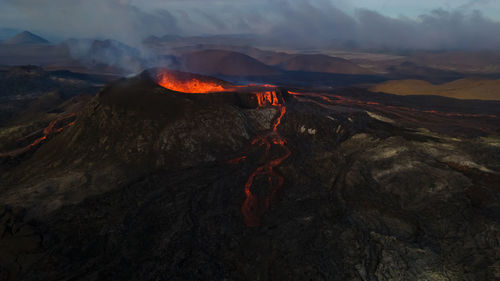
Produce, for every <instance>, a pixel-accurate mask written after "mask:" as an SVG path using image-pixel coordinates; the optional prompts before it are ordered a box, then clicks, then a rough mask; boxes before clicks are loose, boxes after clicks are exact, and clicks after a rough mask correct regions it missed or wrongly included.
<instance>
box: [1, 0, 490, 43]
mask: <svg viewBox="0 0 500 281" xmlns="http://www.w3.org/2000/svg"><path fill="white" fill-rule="evenodd" d="M345 3H346V2H345V1H341V0H338V1H333V0H332V1H329V0H313V1H303V0H297V1H292V0H272V1H262V0H256V1H248V0H239V1H234V0H233V1H227V0H217V1H216V0H205V1H200V0H191V1H172V0H170V1H159V0H148V1H126V0H87V1H79V0H52V1H49V0H4V1H3V2H1V3H0V26H3V27H11V28H18V29H28V30H33V31H35V32H40V33H41V34H42V35H46V36H47V35H49V39H50V38H60V39H66V38H101V39H105V38H111V39H116V40H120V41H122V42H125V43H128V44H133V45H135V46H137V45H138V44H139V42H141V40H142V39H144V38H146V37H148V36H150V35H156V36H161V35H165V34H175V35H181V36H192V35H215V34H253V36H254V38H255V42H256V43H257V44H267V45H282V46H287V47H318V48H319V47H325V46H357V47H360V48H388V49H426V50H443V49H446V50H450V49H452V50H483V49H499V48H500V33H498V30H500V22H498V21H496V20H493V19H491V18H488V17H486V16H484V15H483V14H482V13H481V12H479V11H478V10H474V9H475V8H478V7H480V6H481V5H483V4H488V3H490V4H491V1H488V0H476V1H468V2H466V3H464V4H462V5H461V6H458V7H457V8H456V9H454V10H445V9H435V10H431V12H428V13H426V14H423V15H421V16H419V17H417V18H410V17H404V16H400V17H389V16H386V15H383V14H381V13H379V12H376V11H374V10H369V9H356V10H355V12H354V13H352V12H347V11H346V10H347V9H345V7H346V4H345Z"/></svg>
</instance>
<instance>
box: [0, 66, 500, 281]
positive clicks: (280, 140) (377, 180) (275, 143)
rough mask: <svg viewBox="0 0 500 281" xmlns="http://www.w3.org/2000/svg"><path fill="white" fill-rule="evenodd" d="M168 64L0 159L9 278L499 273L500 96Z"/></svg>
mask: <svg viewBox="0 0 500 281" xmlns="http://www.w3.org/2000/svg"><path fill="white" fill-rule="evenodd" d="M155 71H159V70H155ZM155 71H152V72H144V73H142V74H141V75H139V76H136V77H133V78H129V79H121V80H118V81H116V82H114V83H111V84H109V85H108V86H106V87H104V88H103V89H102V90H101V91H100V92H99V94H97V96H96V97H94V98H93V99H92V100H90V101H89V102H88V103H86V105H85V106H84V107H83V108H82V109H81V110H78V111H76V112H75V114H76V117H74V118H73V119H70V120H66V121H65V120H62V119H60V120H59V121H58V122H57V123H54V125H53V126H52V127H50V126H49V127H50V130H48V131H50V134H45V135H44V136H45V139H43V140H42V141H40V142H39V143H37V145H35V146H33V147H32V148H30V149H29V150H27V151H24V152H23V153H20V154H14V155H3V157H1V158H0V159H1V161H0V163H1V166H0V192H1V193H2V196H1V197H0V204H1V205H2V208H3V209H2V210H1V211H0V280H69V279H71V280H103V279H106V280H471V281H472V280H496V279H500V262H499V260H500V203H499V202H500V200H499V199H500V198H499V197H500V185H499V183H500V156H499V155H500V130H499V128H500V119H499V116H500V109H499V107H498V102H492V101H484V102H474V101H458V100H453V99H445V98H440V99H439V98H436V97H396V96H392V95H384V94H376V93H372V92H368V91H365V90H362V89H356V88H344V89H334V90H327V91H325V90H317V89H316V90H315V89H310V88H309V89H305V88H303V89H298V88H296V89H292V88H283V87H279V88H278V87H274V86H272V85H266V86H251V87H237V86H235V87H234V89H230V88H228V86H227V85H225V87H224V91H221V92H218V93H205V94H197V93H180V92H176V91H172V90H169V89H166V88H164V87H161V86H160V85H158V81H157V77H158V76H157V75H155ZM190 77H196V76H190ZM193 79H194V78H193ZM197 79H198V80H197V81H205V82H206V83H209V82H210V83H212V82H213V83H219V82H217V81H220V80H216V79H214V80H209V78H206V77H204V78H203V77H200V78H197ZM59 129H60V130H59ZM44 131H45V130H44ZM249 198H251V200H250V199H249ZM249 202H252V204H249ZM249 215H250V216H253V218H254V219H255V220H253V221H249V220H248V216H249Z"/></svg>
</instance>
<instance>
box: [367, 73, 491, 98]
mask: <svg viewBox="0 0 500 281" xmlns="http://www.w3.org/2000/svg"><path fill="white" fill-rule="evenodd" d="M371 90H372V91H375V92H384V93H389V94H396V95H405V96H406V95H436V96H443V97H450V98H457V99H477V100H500V79H498V80H488V79H479V78H477V79H474V78H464V79H458V80H455V81H452V82H449V83H444V84H439V85H435V84H431V83H429V82H427V81H423V80H412V79H407V80H392V81H387V82H384V83H381V84H378V85H376V86H374V87H372V88H371Z"/></svg>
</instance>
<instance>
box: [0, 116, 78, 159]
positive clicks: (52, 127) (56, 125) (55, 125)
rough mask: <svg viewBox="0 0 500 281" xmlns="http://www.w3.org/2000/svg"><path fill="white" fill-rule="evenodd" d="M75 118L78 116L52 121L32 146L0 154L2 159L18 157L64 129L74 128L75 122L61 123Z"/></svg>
mask: <svg viewBox="0 0 500 281" xmlns="http://www.w3.org/2000/svg"><path fill="white" fill-rule="evenodd" d="M75 116H76V114H74V113H72V114H71V115H69V116H66V117H62V118H58V119H55V120H53V121H51V122H50V123H49V125H48V126H47V127H45V128H44V129H43V130H42V136H41V137H39V138H37V139H35V140H34V141H32V142H31V143H30V144H28V145H27V146H25V147H23V148H19V149H15V150H12V151H9V152H4V153H0V157H5V156H16V155H19V154H22V153H24V152H27V151H29V150H30V149H31V148H33V147H35V146H37V145H38V144H40V143H41V142H43V141H45V140H46V139H47V138H48V137H49V136H50V135H53V134H57V133H60V132H62V131H63V130H64V129H66V128H68V127H71V126H73V125H74V124H75V121H72V122H69V123H66V124H64V125H61V123H63V122H64V121H67V120H68V119H70V118H73V117H75Z"/></svg>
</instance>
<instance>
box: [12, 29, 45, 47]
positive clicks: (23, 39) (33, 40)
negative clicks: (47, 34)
mask: <svg viewBox="0 0 500 281" xmlns="http://www.w3.org/2000/svg"><path fill="white" fill-rule="evenodd" d="M3 43H4V44H12V45H14V44H16V45H17V44H19V45H26V44H48V43H49V41H47V40H46V39H44V38H42V37H40V36H38V35H35V34H33V33H31V32H29V31H23V32H21V33H19V34H17V35H16V36H14V37H12V38H10V39H7V40H5V41H4V42H3Z"/></svg>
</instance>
